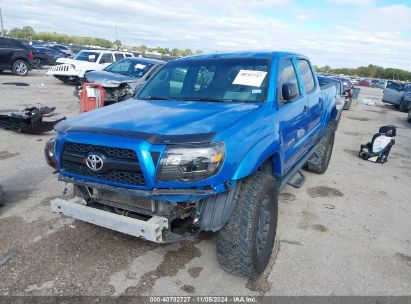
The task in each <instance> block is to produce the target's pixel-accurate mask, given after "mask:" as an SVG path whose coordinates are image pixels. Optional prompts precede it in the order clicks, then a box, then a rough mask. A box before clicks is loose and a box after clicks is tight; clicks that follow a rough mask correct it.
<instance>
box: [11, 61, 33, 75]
mask: <svg viewBox="0 0 411 304" xmlns="http://www.w3.org/2000/svg"><path fill="white" fill-rule="evenodd" d="M11 71H12V72H13V74H14V75H17V76H26V75H27V74H28V72H29V65H28V64H27V62H25V61H24V60H16V61H15V62H13V66H12V67H11Z"/></svg>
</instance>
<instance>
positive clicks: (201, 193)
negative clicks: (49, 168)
mask: <svg viewBox="0 0 411 304" xmlns="http://www.w3.org/2000/svg"><path fill="white" fill-rule="evenodd" d="M59 181H62V182H65V183H70V184H75V185H79V186H84V187H89V188H95V189H100V190H107V191H113V192H118V193H123V194H128V195H133V196H139V197H144V198H150V199H156V200H165V201H174V202H190V201H192V202H196V201H198V200H201V199H204V198H207V197H209V196H210V195H214V194H217V193H221V192H224V191H225V190H224V189H215V188H211V187H210V188H208V189H190V188H181V189H178V188H173V189H152V190H138V189H130V188H123V187H116V186H111V185H108V184H104V183H96V182H90V181H86V180H81V179H74V178H72V177H68V176H65V175H62V174H59Z"/></svg>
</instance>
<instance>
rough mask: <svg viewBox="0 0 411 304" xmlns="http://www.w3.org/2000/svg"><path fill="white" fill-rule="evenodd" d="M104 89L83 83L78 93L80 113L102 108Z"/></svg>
mask: <svg viewBox="0 0 411 304" xmlns="http://www.w3.org/2000/svg"><path fill="white" fill-rule="evenodd" d="M104 94H105V91H104V88H103V87H102V86H101V85H99V84H95V83H84V84H83V87H82V89H81V91H80V113H83V112H88V111H92V110H94V109H98V108H102V107H103V106H104Z"/></svg>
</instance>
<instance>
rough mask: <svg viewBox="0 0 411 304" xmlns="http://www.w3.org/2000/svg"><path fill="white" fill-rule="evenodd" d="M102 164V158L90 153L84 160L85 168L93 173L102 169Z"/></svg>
mask: <svg viewBox="0 0 411 304" xmlns="http://www.w3.org/2000/svg"><path fill="white" fill-rule="evenodd" d="M103 164H104V162H103V158H102V157H101V156H100V155H97V154H93V153H91V154H89V155H88V156H87V158H86V165H87V167H88V168H89V169H90V170H92V171H94V172H97V171H100V170H101V169H103Z"/></svg>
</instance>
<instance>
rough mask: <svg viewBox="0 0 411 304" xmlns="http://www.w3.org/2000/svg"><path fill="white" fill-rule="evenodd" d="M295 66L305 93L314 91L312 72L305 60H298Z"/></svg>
mask: <svg viewBox="0 0 411 304" xmlns="http://www.w3.org/2000/svg"><path fill="white" fill-rule="evenodd" d="M297 66H298V70H299V71H300V75H301V80H302V82H303V85H304V90H305V92H306V93H311V92H312V91H314V89H315V80H314V76H313V72H312V71H311V67H310V64H309V63H308V61H307V60H304V59H299V60H298V64H297Z"/></svg>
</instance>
